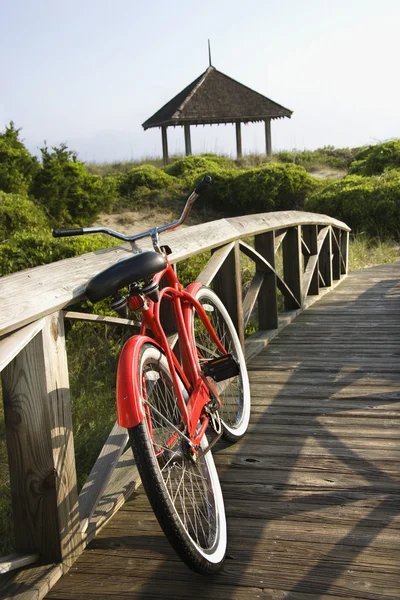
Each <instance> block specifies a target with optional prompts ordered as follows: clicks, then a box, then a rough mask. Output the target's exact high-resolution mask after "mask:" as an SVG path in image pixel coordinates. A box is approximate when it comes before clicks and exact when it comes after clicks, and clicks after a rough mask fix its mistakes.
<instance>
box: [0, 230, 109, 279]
mask: <svg viewBox="0 0 400 600" xmlns="http://www.w3.org/2000/svg"><path fill="white" fill-rule="evenodd" d="M117 244H118V242H117V241H116V240H115V241H114V240H111V238H105V237H103V236H102V235H91V236H82V237H74V238H63V239H55V238H53V237H52V236H51V234H50V230H49V232H48V233H47V232H43V231H35V230H29V231H20V232H18V233H15V234H14V235H13V236H12V237H10V238H9V239H8V240H6V241H5V242H3V243H2V244H0V276H3V275H9V274H10V273H14V272H15V271H20V270H22V269H28V268H30V267H37V266H39V265H44V264H47V263H52V262H55V261H58V260H62V259H64V258H72V257H73V256H80V255H81V254H85V253H86V252H94V251H95V250H100V249H101V248H107V247H109V246H112V245H117Z"/></svg>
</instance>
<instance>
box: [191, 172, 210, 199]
mask: <svg viewBox="0 0 400 600" xmlns="http://www.w3.org/2000/svg"><path fill="white" fill-rule="evenodd" d="M211 181H212V179H211V177H210V176H209V175H204V177H203V179H202V180H201V181H199V183H198V184H197V185H196V187H195V189H194V192H195V194H198V195H199V194H201V193H202V192H204V190H205V189H206V188H208V186H209V185H210V183H211Z"/></svg>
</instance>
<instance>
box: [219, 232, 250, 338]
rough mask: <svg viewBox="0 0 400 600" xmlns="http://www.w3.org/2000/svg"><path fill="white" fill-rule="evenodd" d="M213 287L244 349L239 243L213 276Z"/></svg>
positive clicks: (236, 243)
mask: <svg viewBox="0 0 400 600" xmlns="http://www.w3.org/2000/svg"><path fill="white" fill-rule="evenodd" d="M213 287H214V290H215V292H216V294H218V296H219V297H220V298H221V300H222V302H223V303H224V304H225V307H226V309H227V311H228V312H229V314H230V317H231V319H232V321H233V324H234V325H235V327H236V331H237V332H238V336H239V339H240V342H241V344H242V346H243V347H244V322H243V300H242V280H241V273H240V252H239V243H238V242H237V241H236V242H235V246H234V247H233V249H232V250H231V252H230V253H229V254H228V256H227V258H226V259H225V262H224V263H223V265H222V266H221V268H220V269H219V271H218V273H217V275H216V276H215V278H214V282H213Z"/></svg>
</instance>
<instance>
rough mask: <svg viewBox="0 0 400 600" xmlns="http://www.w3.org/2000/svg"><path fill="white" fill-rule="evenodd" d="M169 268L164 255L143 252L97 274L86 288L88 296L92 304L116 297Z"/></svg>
mask: <svg viewBox="0 0 400 600" xmlns="http://www.w3.org/2000/svg"><path fill="white" fill-rule="evenodd" d="M166 266H167V261H166V259H165V256H164V255H163V254H159V253H158V252H151V251H148V252H141V253H140V254H135V255H134V256H130V257H129V258H125V259H124V260H120V261H119V262H117V263H115V264H114V265H111V267H108V268H107V269H104V271H100V273H97V275H95V276H94V277H92V279H91V280H90V281H89V283H88V284H87V286H86V296H87V297H88V298H89V300H91V302H99V301H100V300H103V299H104V298H107V296H114V295H115V294H116V293H117V291H118V290H120V289H121V288H123V287H125V286H127V285H129V284H130V283H135V282H137V281H141V280H143V279H146V278H147V277H151V276H152V275H154V274H155V273H159V272H160V271H162V270H163V269H165V267H166Z"/></svg>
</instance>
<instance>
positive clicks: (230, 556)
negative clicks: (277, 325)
mask: <svg viewBox="0 0 400 600" xmlns="http://www.w3.org/2000/svg"><path fill="white" fill-rule="evenodd" d="M322 292H323V293H322V299H320V300H319V301H318V302H317V303H314V304H312V306H311V307H310V309H309V310H308V311H306V312H303V313H301V314H298V311H293V313H292V314H293V315H295V314H298V316H297V318H296V319H294V320H293V321H292V322H291V324H290V325H288V326H287V327H285V329H284V330H282V331H281V333H280V334H279V336H278V337H276V338H275V339H274V341H271V343H270V344H269V345H268V346H267V347H266V348H265V349H264V350H263V351H262V352H261V353H259V354H258V355H257V356H256V357H255V358H253V360H252V361H251V362H250V364H249V374H250V383H251V388H252V398H253V401H252V403H253V410H252V417H251V425H250V428H249V431H248V433H247V434H246V436H245V437H244V438H243V440H241V441H240V442H238V443H237V444H235V445H229V446H228V445H224V444H221V445H219V446H218V447H217V448H216V450H215V452H214V456H215V461H216V464H217V468H218V472H219V474H220V478H221V483H222V489H223V493H224V499H225V506H226V512H227V519H228V533H229V538H228V552H227V560H226V562H225V566H224V568H223V570H222V572H221V573H220V574H219V575H218V576H216V577H213V578H204V577H199V576H197V575H195V574H193V573H190V572H189V571H188V570H187V568H186V567H185V566H184V565H183V564H182V563H181V561H179V559H178V558H177V557H176V555H175V554H174V552H173V551H172V549H171V548H170V547H169V545H168V542H167V541H166V539H165V538H164V536H163V534H162V532H161V531H160V529H159V526H158V524H157V522H156V520H155V518H154V515H153V514H152V511H151V508H150V506H149V503H148V501H147V498H146V497H145V495H144V493H142V491H141V489H139V490H138V491H137V493H136V494H135V497H134V498H132V500H130V501H129V502H127V503H126V504H125V505H124V507H123V508H122V509H121V510H120V511H119V512H118V513H117V514H116V515H115V516H114V518H113V519H112V520H111V521H110V522H109V524H108V525H107V526H106V527H105V528H104V529H103V530H102V531H101V532H100V534H99V535H98V537H97V538H96V539H95V540H93V542H92V543H91V545H90V546H89V549H88V550H87V551H85V552H84V553H83V554H82V556H81V557H80V558H79V560H78V561H77V563H76V564H75V567H74V568H73V571H70V576H69V578H68V579H67V578H64V579H62V580H61V581H59V582H58V584H57V585H56V586H55V587H54V588H53V590H52V591H51V592H50V594H49V595H48V597H49V599H54V600H56V599H59V600H61V599H62V600H69V599H70V600H75V599H76V600H77V599H78V598H82V597H85V598H89V599H92V598H93V599H94V598H96V599H97V598H99V599H102V600H109V599H110V600H111V598H116V597H125V596H126V597H129V598H130V599H132V600H134V599H139V598H140V599H143V598H148V599H150V598H158V597H160V595H161V596H162V597H163V598H171V600H172V599H176V598H178V599H182V600H186V599H187V598H189V597H191V596H192V593H193V589H195V590H196V595H198V596H199V598H201V599H204V600H206V599H209V598H217V599H226V600H228V599H229V600H232V599H238V600H242V599H243V600H244V599H246V600H247V599H248V598H262V599H265V600H289V599H293V600H339V599H341V600H344V599H345V600H365V599H369V600H378V599H379V600H388V599H396V600H397V599H398V598H399V590H400V544H399V529H400V513H399V506H400V493H399V489H400V488H399V477H400V476H399V473H400V468H399V467H400V464H399V462H400V365H399V361H398V353H399V348H400V326H399V322H400V263H395V264H392V265H385V266H382V267H381V268H372V269H367V270H365V271H361V272H358V273H353V274H350V275H349V276H348V277H347V279H346V280H345V281H344V282H342V283H341V285H340V286H339V287H337V288H336V289H335V290H334V291H332V292H330V293H326V290H322ZM309 300H310V299H308V300H307V301H309ZM377 305H378V306H379V311H376V309H375V307H376V306H377ZM343 331H345V332H346V335H344V334H343Z"/></svg>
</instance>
